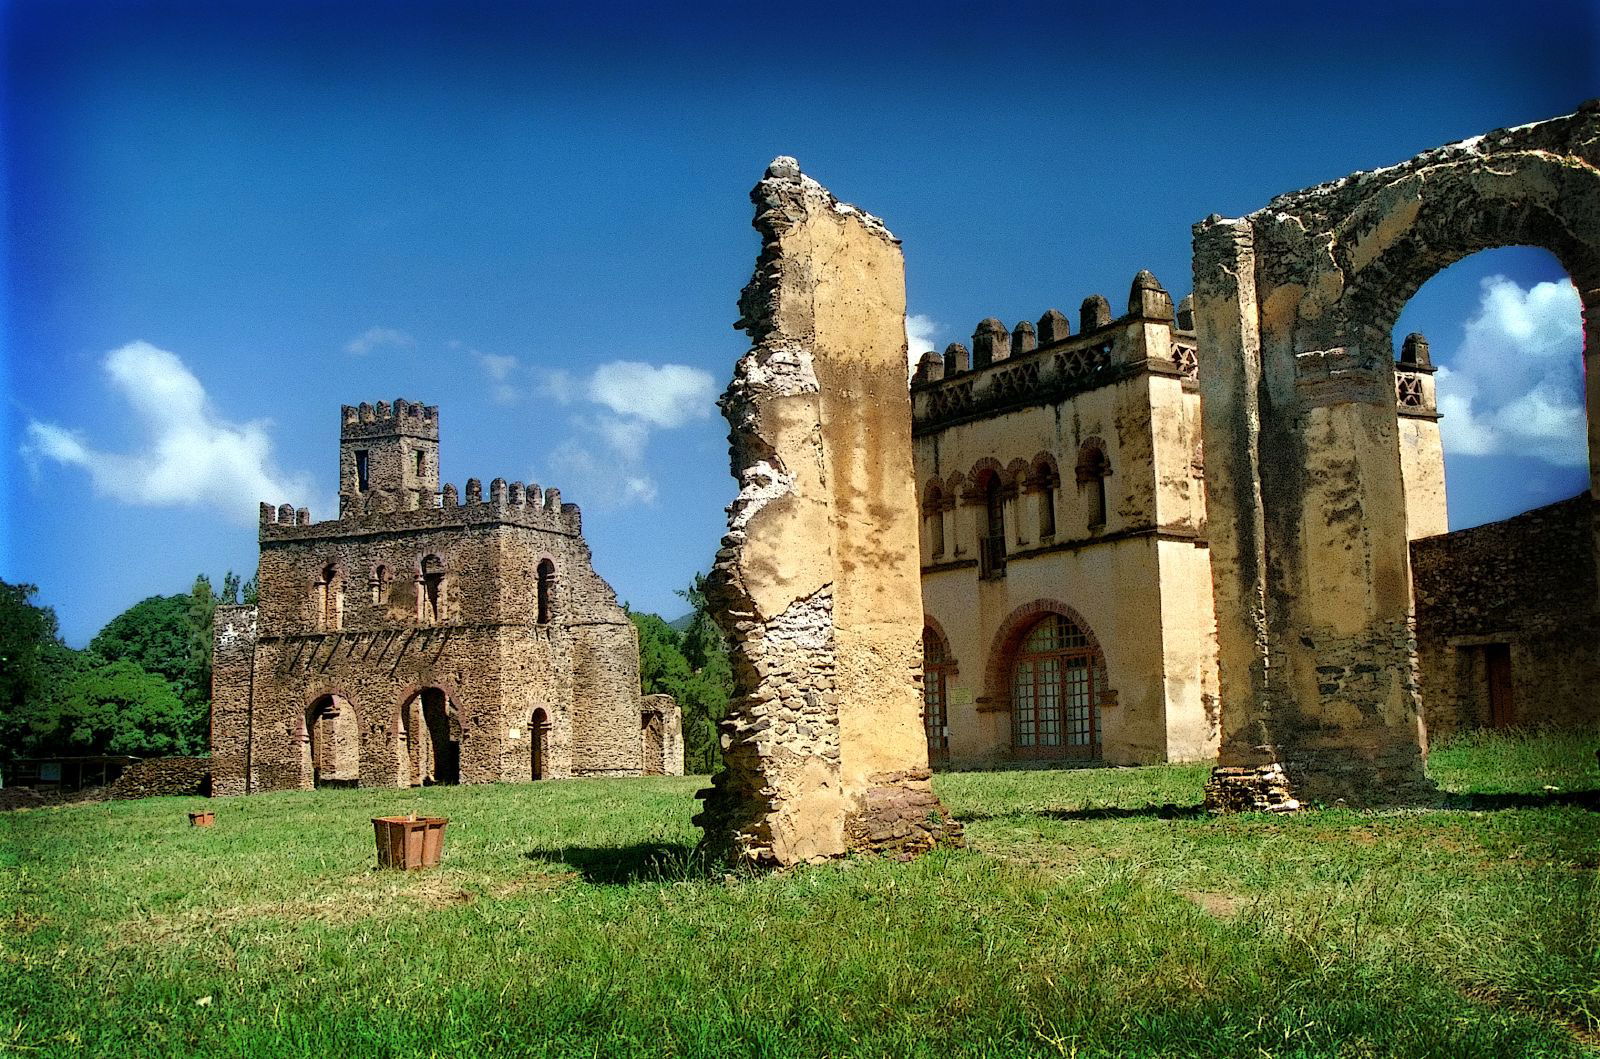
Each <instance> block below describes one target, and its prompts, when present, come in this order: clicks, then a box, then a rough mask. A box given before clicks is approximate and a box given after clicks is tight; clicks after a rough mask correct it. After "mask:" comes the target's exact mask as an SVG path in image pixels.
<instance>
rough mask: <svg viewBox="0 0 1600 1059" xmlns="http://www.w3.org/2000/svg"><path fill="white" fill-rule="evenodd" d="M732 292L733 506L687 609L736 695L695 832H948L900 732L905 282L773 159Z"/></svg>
mask: <svg viewBox="0 0 1600 1059" xmlns="http://www.w3.org/2000/svg"><path fill="white" fill-rule="evenodd" d="M751 198H752V200H753V201H754V202H755V204H756V218H755V222H754V223H755V226H756V228H757V229H758V230H759V231H760V232H761V235H762V252H761V256H760V258H759V260H758V262H757V266H756V275H755V277H754V278H753V279H752V280H751V282H750V284H749V286H748V287H746V288H745V291H744V294H743V296H742V297H741V299H740V310H741V314H742V319H741V320H740V322H739V325H738V326H740V327H741V328H743V329H744V330H745V331H747V332H748V333H749V335H750V338H751V340H752V342H753V343H754V347H753V348H752V349H751V351H750V352H749V353H748V354H746V355H745V356H744V357H743V358H742V359H741V360H740V361H739V364H738V366H737V367H736V369H735V373H734V379H733V382H732V384H731V385H730V387H729V389H728V392H727V394H726V395H725V396H724V398H723V401H722V407H723V410H724V412H725V414H726V415H727V417H728V421H729V423H730V425H731V426H732V433H731V436H730V441H731V447H732V463H733V471H734V474H735V477H736V478H737V479H738V480H739V484H740V492H739V496H738V498H737V499H736V500H735V501H734V503H733V505H732V506H731V507H730V509H729V528H728V534H727V536H726V537H724V539H723V543H724V547H723V548H722V550H721V551H720V552H718V555H717V562H716V566H715V568H714V569H713V572H712V577H711V583H710V585H709V586H708V595H709V598H710V599H711V601H712V604H713V606H714V608H715V611H716V614H717V618H718V621H719V623H721V624H722V626H723V629H724V631H725V632H727V633H728V635H729V637H730V639H731V641H732V645H733V652H732V661H733V666H734V680H735V688H736V696H735V699H734V701H733V703H732V705H731V708H730V715H729V718H728V720H727V721H725V722H724V725H723V747H724V766H723V769H722V771H721V772H719V773H718V774H717V776H716V777H715V778H714V780H713V787H712V788H711V789H710V790H708V791H706V792H703V793H704V797H705V809H704V811H703V812H702V813H701V814H700V815H699V816H698V817H697V818H696V819H697V821H698V822H700V823H701V825H702V826H703V827H704V828H705V829H706V842H707V845H708V846H709V847H711V848H712V849H713V850H719V851H727V852H729V853H731V854H732V855H734V856H736V857H739V858H743V859H746V860H748V861H752V862H756V863H765V864H779V865H787V864H793V863H796V862H799V861H804V860H810V859H814V858H819V857H829V856H836V855H838V854H840V853H843V852H845V851H847V850H850V849H893V850H897V851H900V852H902V853H912V852H917V851H919V850H922V849H926V848H928V847H930V846H931V845H932V844H933V843H934V842H936V841H938V840H940V839H942V838H947V837H953V836H954V835H955V834H956V833H957V831H958V828H957V827H956V826H955V825H953V823H952V822H950V821H949V820H948V817H947V815H946V814H945V813H944V812H943V809H942V807H941V806H940V805H939V803H938V800H937V799H936V798H935V797H934V795H933V793H932V790H931V788H930V787H929V783H928V780H929V772H928V759H927V746H926V743H925V741H924V738H923V732H922V726H921V723H920V714H921V695H920V690H919V687H918V676H919V674H920V671H921V643H920V634H921V628H922V607H921V598H920V592H919V590H918V530H917V517H916V494H915V489H914V487H913V485H912V473H913V468H912V460H911V443H910V420H911V414H910V413H911V409H910V402H909V398H908V395H907V392H906V378H905V329H904V319H905V276H904V271H903V265H902V262H901V258H900V251H899V247H898V245H897V244H896V242H895V240H894V237H893V236H892V235H890V234H889V232H888V231H887V230H886V229H885V228H884V227H883V225H882V224H881V222H879V221H878V220H877V219H876V218H873V217H871V216H869V215H867V214H864V213H862V212H861V211H859V210H857V209H855V208H854V207H851V206H847V205H844V204H841V203H839V202H838V201H836V200H835V199H834V198H833V196H832V195H830V194H828V192H827V191H826V190H825V189H824V188H822V187H821V185H819V184H817V183H816V182H815V181H813V180H810V179H809V178H807V177H803V176H802V175H801V173H800V170H799V166H798V165H797V164H796V163H795V162H794V160H793V159H785V158H780V159H778V160H777V161H775V162H774V163H773V164H772V166H771V167H769V168H768V170H767V174H766V178H765V179H763V180H762V181H761V183H760V184H758V185H757V186H756V188H755V190H754V191H753V192H752V193H751Z"/></svg>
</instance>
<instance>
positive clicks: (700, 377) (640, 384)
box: [588, 360, 717, 428]
mask: <svg viewBox="0 0 1600 1059" xmlns="http://www.w3.org/2000/svg"><path fill="white" fill-rule="evenodd" d="M716 394H717V390H716V383H715V382H713V381H712V378H711V374H710V373H709V372H705V371H701V370H700V369H699V368H691V367H688V366H687V365H684V364H661V365H653V364H645V363H642V362H640V361H636V360H613V361H611V362H610V363H607V364H602V365H600V366H599V367H598V368H596V369H595V372H594V374H593V375H592V376H590V378H589V387H588V396H589V399H590V400H591V401H594V402H596V403H597V404H602V405H605V406H606V407H607V408H609V409H611V410H612V411H613V412H616V413H618V414H619V415H626V416H634V417H637V418H639V419H642V420H644V421H645V422H647V423H649V424H651V425H652V426H658V427H667V428H671V427H679V426H682V425H683V424H685V423H687V422H688V421H689V420H691V419H705V418H706V417H707V416H709V415H710V414H711V409H712V408H713V407H714V406H715V400H716Z"/></svg>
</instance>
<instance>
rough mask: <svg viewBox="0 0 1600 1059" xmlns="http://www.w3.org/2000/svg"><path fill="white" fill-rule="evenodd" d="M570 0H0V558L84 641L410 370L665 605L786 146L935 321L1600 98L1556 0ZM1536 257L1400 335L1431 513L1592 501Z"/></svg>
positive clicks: (738, 342) (716, 498)
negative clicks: (644, 2) (890, 246)
mask: <svg viewBox="0 0 1600 1059" xmlns="http://www.w3.org/2000/svg"><path fill="white" fill-rule="evenodd" d="M580 6H582V5H562V6H561V7H555V6H549V7H546V6H542V5H534V4H519V5H501V4H493V3H466V4H462V3H454V4H448V5H446V4H443V3H437V4H433V3H392V4H383V5H374V4H365V3H359V2H351V3H339V4H334V3H301V2H293V0H289V2H277V3H273V4H267V3H264V2H255V3H241V2H227V0H221V2H219V0H211V2H208V3H203V4H202V3H188V2H183V3H178V2H168V3H159V4H155V3H143V4H133V3H118V4H111V3H80V2H71V0H56V2H52V3H41V2H36V0H35V2H28V3H16V2H13V3H11V4H9V5H8V6H7V8H6V12H5V18H6V22H5V27H4V29H5V54H4V62H5V79H4V85H3V91H4V97H3V106H4V115H3V116H4V122H3V128H4V130H5V132H4V144H3V147H4V164H5V192H6V194H5V223H6V237H5V255H4V259H3V267H4V270H5V275H4V282H5V286H4V290H5V296H4V303H3V313H4V316H3V318H0V325H3V329H4V361H3V362H0V385H3V387H4V400H3V401H0V441H3V443H4V444H5V445H6V447H7V450H8V453H9V455H10V458H8V459H6V460H3V461H0V468H4V471H3V474H4V480H3V482H0V488H3V490H4V495H3V498H0V577H3V578H5V579H6V580H13V581H15V580H21V581H28V582H32V583H36V584H38V585H39V586H40V587H41V598H42V599H43V600H44V601H45V602H47V603H50V604H52V605H53V606H55V607H56V609H57V611H58V613H59V615H60V617H61V621H62V627H63V630H64V632H65V634H66V636H67V638H68V639H69V641H71V642H74V643H82V642H84V641H85V640H87V639H88V637H89V636H91V635H92V634H93V633H94V632H95V631H96V630H97V629H98V628H99V626H100V625H101V624H103V623H104V622H105V621H106V620H108V619H109V618H111V617H112V616H114V615H115V614H116V613H118V612H119V611H120V610H122V609H123V608H124V607H126V606H128V605H130V604H132V603H133V602H135V601H137V600H138V599H140V598H142V597H144V596H146V595H150V594H154V593H168V592H177V591H183V590H184V589H185V588H186V586H187V585H188V583H189V581H190V580H192V578H193V576H194V575H195V574H196V573H197V572H200V571H206V572H208V573H210V574H211V575H212V577H213V578H214V579H217V578H220V576H221V574H222V571H223V570H225V569H227V568H230V567H231V568H233V569H235V570H241V571H249V570H252V569H253V568H254V562H255V553H256V543H255V531H254V507H255V502H256V501H257V500H258V499H267V500H272V501H273V502H282V501H285V500H288V501H293V502H296V503H306V502H308V503H310V504H311V505H312V506H313V510H314V513H316V514H317V515H318V516H319V517H325V516H327V515H330V514H331V513H332V511H331V503H332V497H333V494H334V491H335V471H336V465H335V455H336V449H337V433H336V430H337V413H338V407H339V405H340V404H341V403H356V402H360V401H363V400H366V401H374V402H375V401H378V400H380V399H381V400H393V399H394V398H395V397H397V396H404V397H406V398H408V399H417V400H424V401H426V402H428V403H430V404H438V405H440V406H441V410H442V411H441V414H442V430H443V446H442V447H443V457H442V467H443V475H444V477H445V479H446V480H449V481H453V482H456V483H458V484H459V483H462V482H464V481H465V479H466V478H468V477H471V476H476V477H480V478H482V479H484V480H485V481H487V480H488V479H490V478H493V477H495V476H496V475H500V476H504V477H506V478H508V479H518V478H520V479H526V480H536V481H538V482H540V483H541V484H543V485H546V486H550V485H555V486H559V487H560V488H561V490H562V492H563V495H564V496H565V498H567V499H569V500H572V501H575V502H577V503H579V504H581V505H582V506H583V508H584V515H585V526H586V530H587V534H588V537H589V541H590V543H591V545H592V547H593V549H594V552H595V562H596V566H597V567H598V569H599V570H600V572H601V573H602V574H603V575H604V576H606V577H607V578H608V579H609V580H610V581H611V583H612V584H613V585H614V586H615V587H616V589H617V591H618V593H619V595H620V596H621V597H623V598H624V599H627V600H629V601H630V602H631V603H632V604H633V605H634V606H636V607H638V608H641V609H646V610H656V611H660V612H663V613H665V614H667V615H668V616H671V615H674V614H677V613H681V611H682V609H683V606H682V604H681V602H680V601H679V600H678V599H677V598H676V597H675V596H674V594H673V592H674V590H675V589H677V588H679V587H681V586H683V585H684V584H686V583H687V582H688V580H689V579H690V577H691V576H692V575H693V574H694V573H695V572H696V571H698V570H703V569H705V568H706V567H707V566H708V565H709V563H710V560H711V557H712V554H713V552H714V550H715V548H716V545H717V541H718V538H719V536H720V535H721V532H722V527H723V519H724V515H723V507H724V505H725V504H726V503H727V502H728V501H729V500H730V499H731V496H732V493H733V482H732V479H731V477H730V476H729V475H728V468H727V447H726V440H725V435H726V426H725V424H724V423H723V421H722V419H721V417H720V415H719V414H718V413H717V412H716V409H715V407H714V404H713V402H714V398H715V395H716V394H718V393H720V392H721V390H722V388H723V386H724V385H725V384H726V382H727V379H728V376H729V373H730V370H731V367H732V365H733V362H734V361H735V360H736V359H737V357H738V356H739V355H740V354H741V353H742V352H743V351H744V349H745V345H744V343H743V341H742V336H741V335H740V334H738V333H737V332H735V331H733V330H732V329H731V326H730V325H731V324H732V321H733V320H734V319H735V317H736V315H737V313H736V309H735V299H736V297H737V295H738V291H739V288H740V287H741V286H742V285H743V284H744V282H745V280H746V279H747V278H748V276H749V273H750V269H751V267H752V265H753V263H754V259H755V255H756V251H757V249H758V247H757V241H756V236H755V234H754V232H753V231H752V230H751V228H750V226H749V222H750V205H749V202H748V199H747V197H746V196H747V192H748V190H749V188H750V186H751V185H752V184H753V183H754V182H755V181H756V179H757V178H758V177H759V176H760V175H761V171H762V169H763V167H764V166H765V165H766V163H767V162H768V161H769V160H770V159H771V158H772V157H773V156H775V155H778V154H793V155H796V156H797V157H799V159H800V160H801V163H802V165H803V166H804V167H805V169H806V171H807V172H809V173H811V174H812V175H814V176H816V177H817V178H818V179H820V180H821V181H822V182H823V183H825V184H827V185H828V186H829V187H830V188H832V189H833V190H834V191H835V192H836V193H837V194H838V195H840V197H842V198H844V199H846V200H849V201H852V202H856V203H859V204H860V205H862V206H863V207H864V208H866V209H868V210H871V211H872V212H874V213H877V214H879V215H880V216H882V217H883V218H884V219H885V220H886V222H887V223H888V225H889V227H890V228H891V229H892V230H893V231H894V232H895V233H896V234H897V235H898V236H900V237H901V239H902V240H903V241H904V245H905V252H906V260H907V272H908V293H909V304H910V311H911V313H912V314H914V321H913V328H912V330H913V332H914V333H915V335H916V336H918V337H926V338H928V339H929V340H930V341H932V342H934V343H936V344H937V345H939V346H940V347H942V346H943V344H944V343H946V342H949V341H953V340H962V341H970V338H969V336H970V334H971V332H972V329H973V327H974V326H975V324H976V323H977V321H978V320H980V319H981V318H983V317H985V316H989V315H995V316H1000V317H1002V318H1003V319H1005V320H1007V321H1008V322H1011V321H1015V320H1019V319H1023V318H1027V319H1037V318H1038V317H1039V315H1040V314H1041V313H1042V312H1043V311H1044V310H1045V309H1046V308H1049V307H1051V306H1055V307H1059V308H1061V309H1062V310H1064V311H1067V312H1069V313H1073V312H1074V311H1075V309H1076V307H1077V305H1078V303H1079V302H1080V301H1081V300H1082V299H1083V298H1084V297H1085V296H1086V295H1087V294H1090V293H1092V292H1096V291H1099V292H1102V293H1104V294H1105V295H1106V296H1107V297H1109V298H1110V299H1111V301H1112V303H1113V305H1117V304H1120V303H1122V301H1123V299H1124V298H1125V296H1126V291H1127V288H1128V284H1129V281H1130V280H1131V278H1132V276H1133V274H1134V273H1135V272H1136V271H1138V270H1139V269H1140V268H1149V269H1151V270H1153V271H1154V272H1155V273H1156V275H1157V276H1158V277H1160V278H1161V279H1162V280H1163V281H1164V283H1165V284H1166V286H1167V287H1168V288H1169V289H1170V290H1171V291H1172V292H1173V294H1174V295H1175V296H1177V297H1181V296H1182V295H1183V294H1184V293H1186V292H1187V290H1188V288H1189V285H1190V280H1189V226H1190V225H1191V224H1192V223H1193V222H1195V221H1196V220H1199V219H1200V218H1202V217H1204V216H1206V215H1207V214H1209V213H1212V212H1218V213H1223V214H1228V215H1236V214H1240V213H1244V212H1248V211H1250V210H1252V209H1256V208H1259V207H1260V206H1262V205H1264V204H1265V203H1266V201H1267V200H1268V199H1269V198H1271V197H1272V196H1273V195H1275V194H1278V193H1280V192H1284V191H1289V190H1293V189H1296V188H1300V187H1303V186H1306V185H1310V184H1314V183H1317V182H1320V181H1323V180H1328V179H1332V178H1335V177H1338V176H1341V175H1343V174H1345V173H1347V172H1350V171H1352V170H1354V169H1359V168H1371V167H1374V166H1379V165H1385V164H1389V163H1392V162H1396V161H1399V160H1401V159H1404V158H1406V157H1409V156H1410V155H1412V154H1414V153H1416V152H1417V151H1419V150H1422V149H1425V148H1428V147H1432V146H1436V145H1438V144H1441V143H1445V142H1448V141H1451V140H1455V139H1459V138H1462V137H1466V136H1471V135H1475V134H1477V133H1480V132H1483V131H1486V130H1489V129H1492V128H1496V127H1500V126H1504V125H1510V124H1520V123H1523V122H1527V121H1532V120H1536V119H1539V118H1544V117H1548V116H1551V115H1553V114H1558V113H1563V112H1565V111H1568V110H1570V109H1572V108H1573V107H1575V106H1576V105H1577V104H1578V103H1579V102H1580V101H1582V100H1584V99H1586V98H1589V97H1592V96H1597V95H1600V67H1597V64H1600V58H1597V56H1600V25H1597V22H1600V16H1597V14H1596V10H1595V9H1594V5H1592V4H1588V3H1565V2H1559V0H1558V2H1554V3H1544V4H1540V5H1532V6H1529V5H1506V4H1502V3H1495V4H1481V5H1477V4H1458V5H1451V4H1438V3H1432V4H1426V5H1408V4H1405V3H1385V4H1381V5H1364V4H1359V3H1356V4H1341V5H1337V7H1338V9H1337V11H1332V10H1324V11H1320V12H1317V13H1308V12H1306V11H1295V10H1285V8H1291V7H1298V6H1299V5H1280V4H1273V5H1260V6H1259V7H1252V6H1251V5H1247V4H1228V5H1218V6H1207V5H1204V4H1186V5H1171V6H1167V5H1161V4H1142V5H1122V4H1119V5H1115V6H1107V7H1105V8H1102V9H1095V8H1087V7H1085V8H1081V9H1076V10H1067V9H1065V8H1064V7H1062V6H1061V5H1054V4H1049V5H1047V4H1035V5H1005V4H984V5H977V4H939V3H918V4H915V5H909V4H908V5H885V6H878V7H874V6H871V5H859V4H858V5H854V6H851V7H830V6H828V5H823V4H815V5H804V6H795V5H789V6H785V7H778V6H776V5H751V4H747V3H742V4H728V5H710V6H699V7H695V8H692V9H691V8H688V7H680V6H677V5H674V6H671V7H662V8H645V7H632V6H626V5H612V6H607V7H603V8H597V9H594V10H587V11H579V10H578V8H579V7H580ZM1495 277H1500V278H1498V279H1496V278H1495ZM1562 282H1563V277H1562V276H1561V273H1560V270H1559V268H1557V267H1556V266H1555V264H1554V262H1553V261H1552V260H1550V259H1549V258H1548V256H1547V255H1543V254H1542V253H1540V252H1535V251H1528V250H1505V251H1497V252H1493V253H1491V254H1487V255H1479V256H1478V257H1475V258H1471V259H1469V260H1468V261H1466V262H1463V263H1461V264H1459V265H1457V266H1456V267H1454V268H1452V269H1450V270H1448V271H1447V272H1446V273H1443V274H1441V275H1440V276H1439V277H1437V278H1436V279H1435V280H1434V281H1433V282H1431V283H1430V284H1429V286H1428V287H1426V288H1425V289H1424V290H1423V292H1422V293H1421V294H1419V296H1418V299H1417V300H1416V301H1414V302H1413V304H1412V306H1411V307H1410V308H1409V309H1408V310H1407V313H1406V316H1405V317H1403V318H1402V320H1401V333H1402V334H1403V333H1404V332H1405V331H1408V330H1412V329H1420V330H1423V331H1424V332H1426V333H1428V334H1429V336H1430V338H1431V339H1432V341H1433V349H1434V353H1435V359H1436V360H1437V361H1442V362H1443V363H1444V364H1445V365H1446V366H1447V368H1448V369H1449V371H1448V372H1447V373H1446V375H1447V379H1448V377H1449V376H1450V375H1454V382H1452V383H1451V384H1450V385H1451V386H1454V387H1457V388H1458V390H1459V393H1458V394H1457V395H1456V396H1457V405H1456V408H1457V411H1458V413H1460V414H1458V415H1456V416H1453V417H1451V418H1449V419H1447V420H1446V423H1447V424H1451V423H1452V419H1454V420H1455V421H1456V423H1459V424H1460V427H1459V428H1457V427H1455V426H1454V425H1450V426H1447V428H1446V429H1447V435H1446V436H1447V439H1449V443H1450V446H1451V449H1452V451H1451V453H1450V463H1449V475H1450V477H1449V487H1450V490H1451V496H1450V500H1451V504H1452V521H1453V522H1454V524H1456V525H1470V524H1473V523H1475V522H1481V521H1484V520H1486V519H1490V518H1495V517H1500V516H1502V515H1505V514H1510V513H1512V512H1515V511H1519V510H1523V509H1525V508H1527V507H1529V506H1532V505H1534V504H1537V503H1541V502H1544V501H1548V500H1553V499H1557V498H1560V497H1564V496H1568V495H1572V494H1574V493H1576V492H1578V491H1579V490H1580V489H1581V488H1582V487H1583V484H1584V481H1585V473H1586V472H1585V470H1584V468H1583V464H1582V456H1581V447H1582V446H1581V439H1580V437H1579V436H1581V433H1582V418H1581V404H1580V405H1578V406H1577V408H1578V414H1579V418H1578V419H1577V420H1576V423H1577V428H1576V435H1574V436H1573V437H1571V438H1566V437H1565V435H1563V434H1562V431H1563V430H1564V429H1568V428H1570V427H1571V426H1572V423H1573V420H1572V410H1573V406H1572V404H1571V402H1572V400H1573V399H1574V395H1575V393H1576V392H1577V391H1576V389H1575V387H1576V386H1577V384H1578V374H1577V373H1578V372H1579V370H1580V367H1579V361H1578V353H1577V346H1576V345H1575V344H1572V345H1571V348H1570V350H1568V349H1566V348H1565V347H1564V346H1563V343H1568V344H1571V343H1575V342H1576V338H1575V336H1576V334H1577V329H1576V315H1575V314H1576V309H1575V308H1573V309H1571V311H1570V312H1568V313H1567V317H1568V318H1570V319H1568V320H1567V323H1565V324H1564V323H1563V322H1562V321H1563V319H1564V317H1563V313H1564V312H1566V309H1565V308H1564V306H1565V305H1566V303H1565V302H1563V300H1562V299H1563V297H1565V295H1564V294H1563V292H1562V289H1561V284H1562ZM1540 284H1546V286H1544V287H1541V286H1540ZM1469 325H1470V326H1469ZM1508 346H1510V347H1515V348H1514V349H1513V348H1503V347H1508ZM1458 352H1459V354H1460V357H1459V363H1456V358H1457V354H1458ZM1502 355H1503V356H1505V357H1507V358H1511V359H1513V360H1516V362H1517V363H1518V364H1520V365H1523V367H1521V368H1519V370H1518V371H1517V372H1513V373H1510V375H1512V376H1514V377H1513V378H1508V377H1507V374H1508V373H1506V372H1503V371H1498V370H1496V368H1495V359H1496V357H1497V356H1502ZM1517 358H1520V359H1517ZM1448 389H1449V387H1443V386H1442V390H1445V391H1448ZM1540 395H1543V403H1540V400H1541V398H1540ZM1563 402H1565V403H1563ZM1530 409H1532V410H1533V412H1534V413H1536V414H1529V410H1530ZM1451 431H1454V435H1452V433H1450V432H1451ZM1575 453H1576V454H1577V455H1576V456H1575V455H1574V454H1575ZM257 493H271V494H272V495H259V496H258V495H257Z"/></svg>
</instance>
